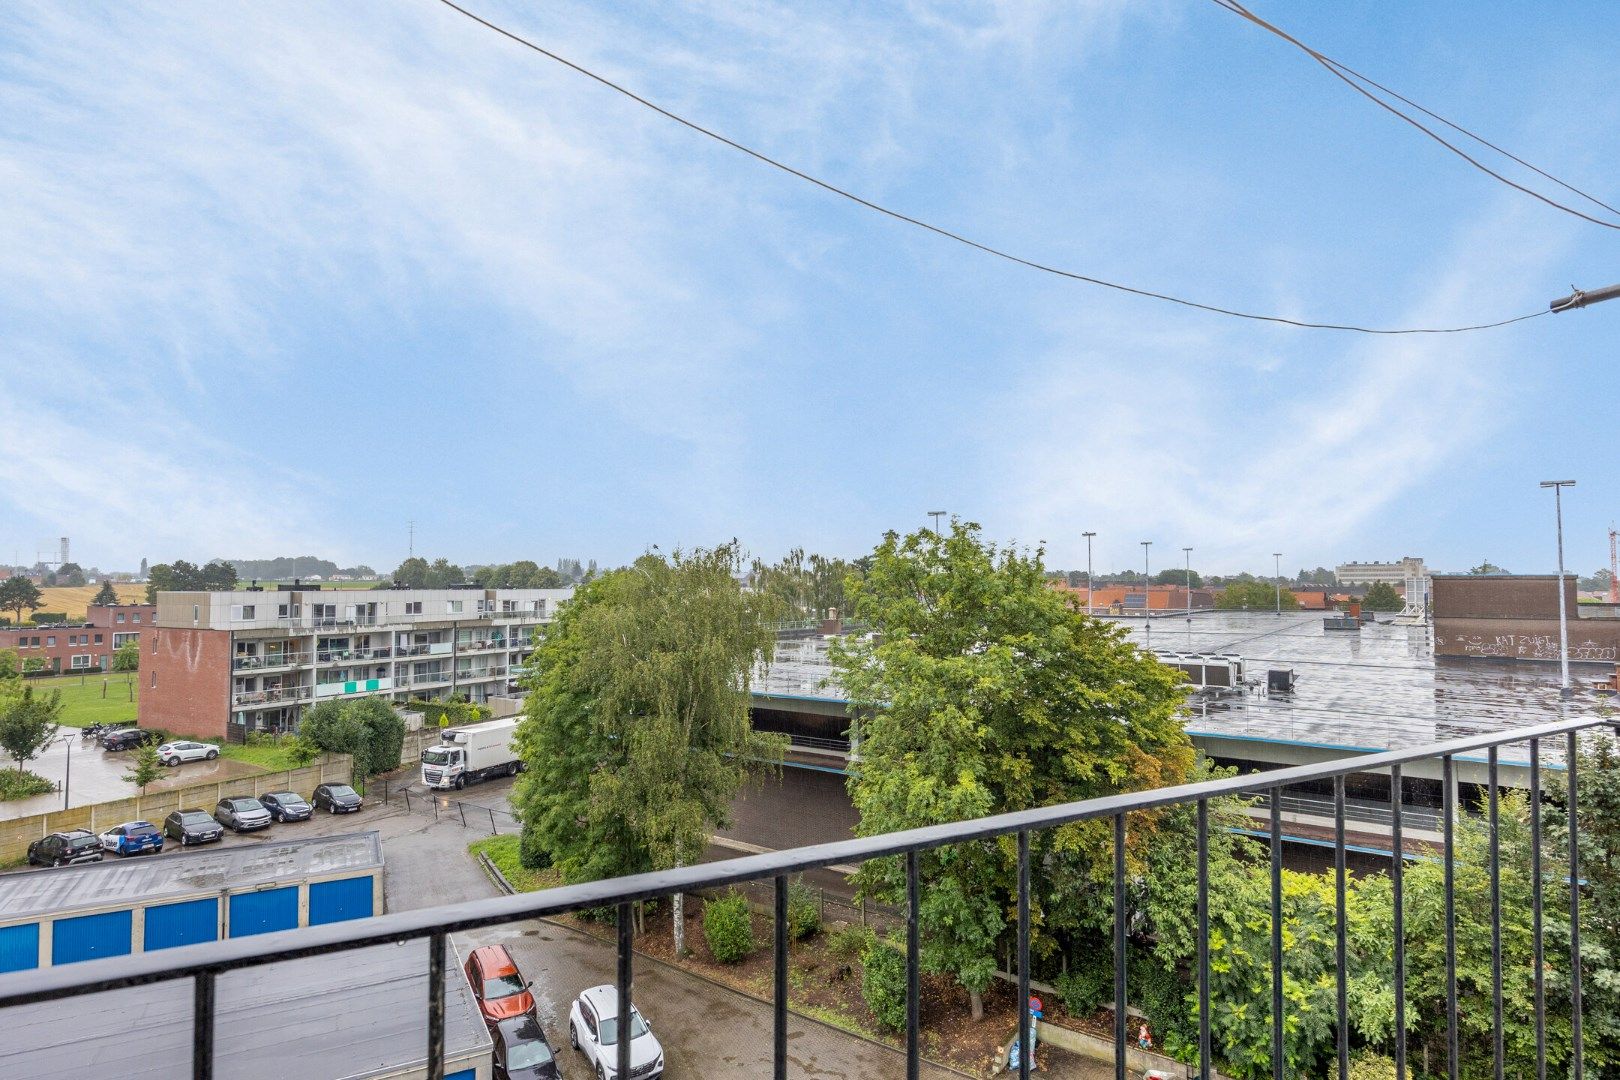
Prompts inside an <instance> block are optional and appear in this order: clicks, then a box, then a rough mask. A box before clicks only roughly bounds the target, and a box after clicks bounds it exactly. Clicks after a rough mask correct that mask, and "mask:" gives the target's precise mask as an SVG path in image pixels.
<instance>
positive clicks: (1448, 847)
mask: <svg viewBox="0 0 1620 1080" xmlns="http://www.w3.org/2000/svg"><path fill="white" fill-rule="evenodd" d="M1440 777H1441V783H1442V784H1443V785H1444V786H1445V790H1444V791H1443V792H1442V793H1441V796H1442V798H1441V802H1442V804H1443V805H1444V807H1445V815H1446V816H1445V820H1444V821H1443V822H1442V823H1441V825H1442V829H1441V832H1442V837H1443V841H1444V858H1445V868H1444V874H1445V887H1446V897H1445V919H1446V924H1445V931H1446V1075H1447V1076H1448V1077H1450V1080H1457V1076H1458V1073H1459V1072H1460V1070H1461V1068H1462V1061H1461V1053H1460V1050H1459V1047H1458V1045H1457V1042H1458V1039H1457V1035H1458V1032H1457V773H1456V766H1455V764H1454V763H1453V762H1452V760H1451V755H1450V754H1445V755H1442V756H1441V758H1440Z"/></svg>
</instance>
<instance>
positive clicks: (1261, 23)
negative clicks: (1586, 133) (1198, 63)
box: [1211, 0, 1620, 229]
mask: <svg viewBox="0 0 1620 1080" xmlns="http://www.w3.org/2000/svg"><path fill="white" fill-rule="evenodd" d="M1211 2H1212V3H1215V4H1217V5H1219V6H1220V7H1223V8H1225V9H1226V10H1227V11H1230V12H1231V13H1232V14H1234V15H1237V16H1238V17H1240V18H1243V19H1247V20H1248V21H1249V22H1251V23H1253V24H1254V25H1256V26H1258V27H1260V28H1261V29H1262V30H1265V31H1266V32H1267V33H1271V34H1275V35H1276V36H1277V37H1279V38H1281V39H1282V40H1284V41H1286V42H1288V43H1289V44H1290V45H1292V46H1294V47H1295V48H1297V49H1299V50H1300V51H1301V52H1303V53H1305V55H1307V56H1309V57H1310V58H1311V59H1312V60H1315V61H1316V62H1317V63H1318V64H1321V65H1322V67H1324V68H1325V69H1327V72H1328V74H1330V75H1332V76H1333V77H1334V78H1336V79H1338V80H1339V81H1340V82H1342V83H1344V84H1345V85H1346V86H1348V87H1350V89H1352V90H1354V91H1355V92H1356V93H1358V94H1360V95H1361V96H1362V97H1364V98H1366V99H1367V100H1368V101H1370V102H1372V103H1373V104H1374V105H1377V106H1378V107H1379V108H1380V109H1383V110H1385V111H1386V112H1388V113H1390V114H1391V115H1393V116H1397V117H1399V118H1400V119H1401V120H1403V121H1405V122H1406V123H1408V124H1410V125H1412V126H1413V127H1415V128H1417V129H1418V130H1419V131H1421V132H1423V134H1425V135H1427V136H1428V137H1429V138H1431V139H1433V140H1434V141H1435V142H1437V143H1439V144H1440V145H1441V146H1443V147H1445V148H1446V149H1447V150H1449V151H1451V152H1452V153H1453V154H1456V155H1457V156H1458V157H1460V158H1462V159H1463V160H1464V161H1466V162H1467V163H1468V164H1470V165H1472V166H1473V167H1474V168H1476V169H1478V170H1479V171H1480V172H1482V173H1484V174H1485V175H1486V176H1489V177H1491V178H1492V179H1494V180H1498V181H1500V182H1501V183H1504V184H1506V185H1507V186H1508V187H1510V188H1513V189H1515V190H1517V191H1521V192H1523V193H1524V194H1526V195H1529V196H1530V197H1531V198H1533V199H1539V200H1540V201H1542V202H1544V203H1546V204H1547V205H1548V206H1551V207H1553V208H1554V209H1556V210H1562V211H1563V212H1564V213H1566V214H1573V215H1574V216H1575V217H1578V218H1581V219H1582V220H1584V221H1590V222H1591V223H1592V224H1594V225H1601V226H1603V227H1604V228H1605V229H1620V223H1617V222H1613V221H1604V220H1603V219H1602V218H1597V217H1593V216H1592V215H1591V214H1588V213H1586V212H1584V211H1581V210H1577V209H1575V208H1574V207H1573V206H1569V205H1567V204H1565V203H1561V202H1559V201H1558V200H1557V199H1553V198H1551V197H1549V196H1546V195H1543V194H1542V193H1541V192H1539V191H1536V190H1535V189H1534V188H1529V187H1526V186H1525V185H1523V184H1521V183H1519V182H1517V181H1515V180H1510V179H1509V178H1507V177H1506V176H1503V175H1502V174H1501V173H1499V172H1497V171H1496V170H1495V169H1492V168H1491V167H1490V166H1488V165H1486V164H1484V163H1483V162H1481V161H1479V160H1478V159H1476V158H1474V157H1473V156H1471V155H1470V154H1468V153H1467V151H1465V150H1463V149H1462V148H1461V147H1459V146H1457V145H1455V144H1454V143H1452V142H1450V141H1448V140H1447V139H1446V138H1445V137H1444V136H1443V135H1441V134H1440V133H1439V132H1437V131H1435V130H1434V129H1432V128H1430V127H1428V126H1426V125H1425V124H1423V123H1422V121H1419V120H1416V119H1414V118H1413V117H1411V116H1408V115H1407V114H1406V113H1404V112H1402V111H1401V110H1400V109H1397V108H1396V107H1395V106H1393V105H1391V104H1390V103H1389V102H1387V101H1385V100H1383V99H1382V98H1380V97H1379V96H1378V95H1377V94H1374V93H1372V91H1370V90H1368V89H1367V87H1368V86H1370V87H1372V88H1373V89H1375V90H1377V91H1379V92H1380V93H1383V94H1387V95H1388V96H1389V97H1392V98H1394V99H1395V100H1396V101H1399V102H1401V103H1403V104H1405V105H1409V106H1411V107H1412V108H1413V109H1416V110H1417V111H1418V112H1420V113H1422V114H1423V115H1424V116H1427V117H1429V118H1430V119H1431V120H1437V121H1439V122H1440V123H1442V124H1444V125H1445V126H1446V127H1448V128H1450V129H1451V130H1453V131H1455V132H1458V133H1459V134H1462V135H1466V136H1467V137H1468V138H1470V139H1472V140H1474V141H1475V142H1477V143H1479V144H1480V145H1481V146H1485V147H1488V148H1490V149H1491V150H1494V151H1496V152H1497V153H1498V154H1501V155H1502V156H1503V157H1505V158H1507V159H1508V160H1509V161H1513V162H1516V163H1517V164H1519V165H1523V166H1524V167H1525V168H1526V169H1529V170H1530V171H1531V172H1533V173H1535V174H1536V175H1538V176H1541V177H1544V178H1545V179H1547V180H1551V181H1552V182H1553V183H1555V184H1557V185H1558V186H1559V187H1561V188H1563V189H1564V190H1565V191H1568V192H1571V193H1573V194H1575V195H1579V196H1580V197H1581V198H1583V199H1585V200H1586V201H1587V202H1589V203H1592V204H1593V205H1595V206H1601V207H1602V208H1603V209H1605V210H1607V211H1609V212H1610V213H1611V214H1615V215H1620V210H1616V209H1615V208H1614V207H1612V206H1610V205H1609V204H1608V203H1606V202H1604V201H1603V200H1602V199H1599V198H1598V197H1597V196H1595V195H1589V194H1587V193H1586V192H1584V191H1582V190H1581V189H1580V188H1578V187H1575V186H1574V185H1573V184H1568V183H1565V182H1564V181H1563V180H1560V179H1559V178H1558V177H1556V176H1554V175H1553V174H1552V173H1550V172H1547V171H1546V170H1545V169H1542V168H1539V167H1537V166H1535V165H1532V164H1530V162H1528V161H1526V160H1524V159H1523V158H1521V157H1518V156H1516V155H1514V154H1512V153H1510V152H1508V151H1507V150H1504V149H1502V148H1501V147H1500V146H1497V145H1496V144H1495V143H1493V142H1491V141H1490V140H1489V139H1486V138H1485V137H1484V136H1482V135H1476V134H1474V133H1473V132H1472V131H1469V130H1468V129H1467V128H1465V127H1463V126H1462V125H1461V124H1457V123H1454V122H1452V121H1450V120H1447V119H1446V118H1445V117H1444V116H1441V115H1440V114H1439V113H1437V112H1432V111H1430V110H1429V109H1426V108H1424V107H1423V106H1422V105H1419V104H1418V103H1417V102H1415V101H1413V100H1411V99H1410V98H1407V97H1403V96H1402V95H1400V94H1398V93H1396V92H1395V91H1394V90H1391V89H1390V88H1389V87H1387V86H1384V85H1383V84H1382V83H1378V82H1374V81H1373V80H1372V79H1370V78H1368V77H1367V76H1365V75H1363V74H1361V73H1360V72H1359V71H1356V70H1355V69H1354V68H1351V67H1349V66H1348V65H1346V64H1342V63H1340V62H1339V61H1337V60H1335V59H1333V57H1331V56H1328V55H1326V54H1325V53H1322V52H1319V51H1318V50H1316V49H1313V48H1312V47H1311V46H1309V45H1307V44H1305V43H1304V42H1303V41H1301V40H1299V38H1297V37H1295V36H1294V35H1292V34H1290V33H1289V32H1288V31H1286V30H1283V29H1281V28H1280V27H1278V26H1277V25H1275V24H1274V23H1270V22H1267V21H1266V20H1265V19H1262V18H1261V17H1260V16H1258V15H1256V14H1255V13H1254V12H1252V11H1250V10H1249V9H1248V8H1246V7H1244V6H1243V5H1242V4H1241V3H1239V2H1238V0H1211ZM1363 83H1364V84H1366V85H1361V84H1363Z"/></svg>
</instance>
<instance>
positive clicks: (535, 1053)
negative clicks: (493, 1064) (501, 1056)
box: [506, 1039, 551, 1069]
mask: <svg viewBox="0 0 1620 1080" xmlns="http://www.w3.org/2000/svg"><path fill="white" fill-rule="evenodd" d="M550 1060H551V1047H549V1046H547V1045H546V1043H545V1040H543V1039H534V1040H532V1041H530V1042H520V1043H513V1044H512V1045H511V1046H509V1047H507V1049H506V1067H507V1068H508V1069H532V1068H534V1067H535V1066H537V1065H544V1064H545V1063H546V1062H548V1061H550Z"/></svg>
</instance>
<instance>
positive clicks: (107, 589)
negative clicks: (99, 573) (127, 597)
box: [90, 581, 118, 607]
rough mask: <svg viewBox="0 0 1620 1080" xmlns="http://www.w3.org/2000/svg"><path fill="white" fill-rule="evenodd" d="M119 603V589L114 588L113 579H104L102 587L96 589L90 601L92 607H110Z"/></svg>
mask: <svg viewBox="0 0 1620 1080" xmlns="http://www.w3.org/2000/svg"><path fill="white" fill-rule="evenodd" d="M116 603H118V590H117V589H115V588H113V583H112V582H111V581H103V582H102V583H101V588H100V589H98V590H96V595H95V597H94V598H93V599H92V600H91V601H90V605H91V606H92V607H110V606H112V605H113V604H116Z"/></svg>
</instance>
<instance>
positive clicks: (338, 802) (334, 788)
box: [315, 784, 360, 814]
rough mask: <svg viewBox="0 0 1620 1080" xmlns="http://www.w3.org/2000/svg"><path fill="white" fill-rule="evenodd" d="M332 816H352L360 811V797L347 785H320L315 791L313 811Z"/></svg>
mask: <svg viewBox="0 0 1620 1080" xmlns="http://www.w3.org/2000/svg"><path fill="white" fill-rule="evenodd" d="M323 808H324V809H325V810H326V811H327V812H329V813H333V814H352V813H354V812H355V811H356V810H358V809H360V796H359V794H358V793H357V792H356V791H355V790H354V788H352V787H350V786H349V785H348V784H322V785H321V786H320V787H318V788H316V789H315V809H317V810H320V809H323Z"/></svg>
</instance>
